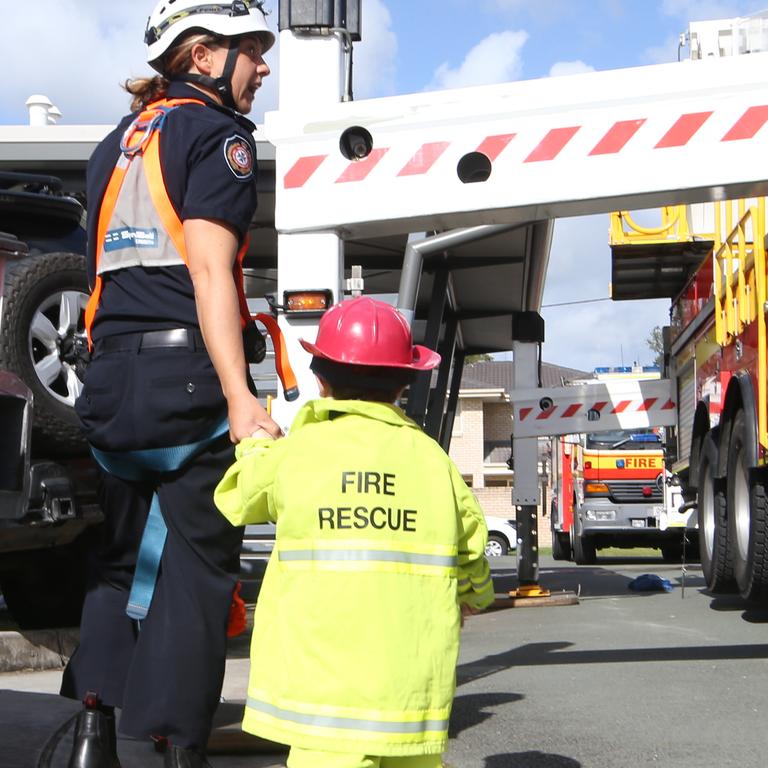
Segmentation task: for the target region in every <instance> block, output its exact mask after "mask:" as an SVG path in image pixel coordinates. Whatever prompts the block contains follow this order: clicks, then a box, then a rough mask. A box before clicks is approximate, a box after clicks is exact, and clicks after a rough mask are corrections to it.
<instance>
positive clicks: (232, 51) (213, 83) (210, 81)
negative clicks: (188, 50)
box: [170, 39, 239, 110]
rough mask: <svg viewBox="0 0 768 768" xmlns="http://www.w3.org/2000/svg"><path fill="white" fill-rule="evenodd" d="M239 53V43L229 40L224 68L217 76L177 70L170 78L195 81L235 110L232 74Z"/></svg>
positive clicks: (186, 81) (187, 81) (189, 81)
mask: <svg viewBox="0 0 768 768" xmlns="http://www.w3.org/2000/svg"><path fill="white" fill-rule="evenodd" d="M238 53H239V43H238V41H237V40H235V39H231V40H230V41H229V50H228V51H227V58H226V59H225V61H224V70H223V71H222V73H221V75H219V77H211V76H210V75H198V74H196V73H194V72H179V73H178V74H175V75H173V76H172V77H171V78H170V79H171V80H178V81H181V82H185V83H197V84H198V85H202V86H203V87H204V88H208V89H209V90H211V91H213V92H214V93H216V94H217V95H218V97H219V98H220V99H221V103H222V104H223V105H224V106H225V107H229V108H230V109H234V110H237V104H236V103H235V97H234V95H233V93H232V75H233V74H234V72H235V64H236V62H237V55H238Z"/></svg>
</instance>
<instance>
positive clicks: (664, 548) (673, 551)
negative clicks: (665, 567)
mask: <svg viewBox="0 0 768 768" xmlns="http://www.w3.org/2000/svg"><path fill="white" fill-rule="evenodd" d="M661 557H662V559H663V560H664V562H665V563H679V562H681V561H682V559H683V543H682V541H665V542H664V543H663V544H662V545H661Z"/></svg>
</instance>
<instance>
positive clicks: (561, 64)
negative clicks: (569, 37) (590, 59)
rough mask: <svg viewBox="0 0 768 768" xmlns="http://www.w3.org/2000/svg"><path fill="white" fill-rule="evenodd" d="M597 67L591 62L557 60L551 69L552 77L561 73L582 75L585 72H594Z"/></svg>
mask: <svg viewBox="0 0 768 768" xmlns="http://www.w3.org/2000/svg"><path fill="white" fill-rule="evenodd" d="M594 71H595V68H594V67H593V66H592V65H591V64H585V63H584V62H583V61H580V60H578V59H577V60H576V61H556V62H555V63H554V64H553V65H552V66H551V67H550V69H549V76H550V77H560V76H561V75H581V74H583V73H584V72H594Z"/></svg>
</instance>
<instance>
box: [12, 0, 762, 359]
mask: <svg viewBox="0 0 768 768" xmlns="http://www.w3.org/2000/svg"><path fill="white" fill-rule="evenodd" d="M362 2H363V42H362V44H360V45H359V46H358V47H357V51H356V54H355V56H356V58H355V95H356V97H357V98H372V97H376V96H391V95H397V94H401V93H415V92H419V91H424V90H432V89H441V88H455V87H464V86H473V85H481V84H488V83H495V82H505V81H509V80H520V79H532V78H540V77H551V76H560V75H567V74H569V73H575V72H587V71H590V70H593V69H595V70H604V69H615V68H621V67H633V66H641V65H646V64H655V63H663V62H670V61H675V60H676V59H677V55H678V38H679V35H680V33H681V32H684V31H685V30H686V28H687V25H688V22H689V21H695V20H701V19H714V18H729V17H733V16H744V15H748V14H751V13H754V12H756V11H759V10H763V9H765V8H767V7H768V0H755V1H753V0H538V2H536V1H533V2H532V0H362ZM267 5H268V6H270V5H271V6H272V7H273V9H274V10H275V11H276V6H277V2H276V0H267ZM151 9H152V2H151V1H150V2H146V0H133V1H132V2H130V3H117V2H105V0H36V2H34V3H16V4H13V5H12V6H11V7H10V8H4V9H3V22H4V25H5V27H6V35H5V36H4V40H5V45H6V49H7V53H8V56H9V60H10V61H12V62H14V65H13V71H14V72H15V75H14V76H13V77H12V78H10V79H8V78H7V79H6V81H5V82H4V84H3V89H2V92H0V123H2V124H22V123H25V122H26V120H27V116H26V109H25V107H24V102H25V101H26V99H27V97H29V96H30V95H31V94H33V93H43V94H45V95H47V96H48V97H49V98H50V99H51V101H53V103H54V104H55V105H56V106H57V107H58V108H59V110H60V111H61V112H62V115H63V116H62V119H61V122H62V123H68V124H81V123H114V122H115V121H116V120H117V119H118V118H119V117H120V116H121V115H122V114H123V112H125V111H126V109H127V98H126V95H125V93H124V92H122V91H121V90H120V88H119V83H120V82H121V81H124V80H125V79H126V78H127V77H131V76H136V75H140V74H143V73H145V72H147V67H146V65H145V64H144V46H143V43H142V38H143V31H144V25H145V22H146V18H147V16H148V15H149V12H150V11H151ZM275 16H276V14H275V15H273V16H272V19H273V21H274V19H275ZM270 64H271V66H272V68H273V72H274V76H273V77H271V78H269V79H268V80H267V84H266V85H265V87H264V88H263V89H262V91H261V92H260V94H259V108H258V109H257V110H255V111H254V114H253V115H252V117H254V118H255V119H256V120H257V121H258V120H259V119H260V117H261V113H262V112H263V110H265V109H274V108H276V106H277V96H276V93H277V88H276V84H277V78H278V77H279V62H278V60H277V56H276V54H273V55H272V58H271V60H270ZM607 232H608V217H607V216H592V217H585V218H582V219H570V220H561V221H559V222H558V223H557V224H556V228H555V241H554V244H553V249H552V256H551V260H550V270H549V273H548V277H547V287H546V290H545V297H544V309H543V310H542V314H543V315H544V317H545V320H546V322H547V342H546V343H545V347H544V358H545V360H547V361H548V362H552V363H557V364H560V365H567V366H572V367H578V368H582V369H585V370H590V369H591V368H593V367H595V366H598V365H617V364H621V363H624V364H629V363H631V362H632V361H633V360H638V361H639V362H641V363H642V362H645V363H647V362H650V359H651V357H652V355H651V352H650V350H649V349H648V347H647V345H646V339H647V337H648V335H649V332H650V329H651V328H652V327H653V326H654V325H660V324H663V323H664V322H665V320H666V312H667V309H668V304H667V302H666V301H663V300H659V301H654V302H631V303H626V302H624V303H621V304H613V303H612V302H609V301H597V302H591V301H590V300H592V299H605V298H606V297H607V296H608V282H609V279H610V251H609V248H608V244H607V241H608V234H607ZM565 302H581V303H576V304H568V305H567V306H552V305H557V304H563V303H565Z"/></svg>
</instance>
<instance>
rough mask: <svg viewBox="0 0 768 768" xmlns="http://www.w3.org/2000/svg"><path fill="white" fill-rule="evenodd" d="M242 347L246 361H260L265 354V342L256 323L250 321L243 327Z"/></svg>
mask: <svg viewBox="0 0 768 768" xmlns="http://www.w3.org/2000/svg"><path fill="white" fill-rule="evenodd" d="M243 349H244V350H245V360H246V362H248V363H252V364H253V363H260V362H261V361H262V360H263V359H264V358H265V357H266V356H267V342H266V341H265V340H264V334H263V333H262V332H261V331H260V330H259V329H258V327H257V326H256V323H254V322H253V321H251V322H250V323H248V324H247V325H246V326H245V328H244V329H243Z"/></svg>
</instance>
